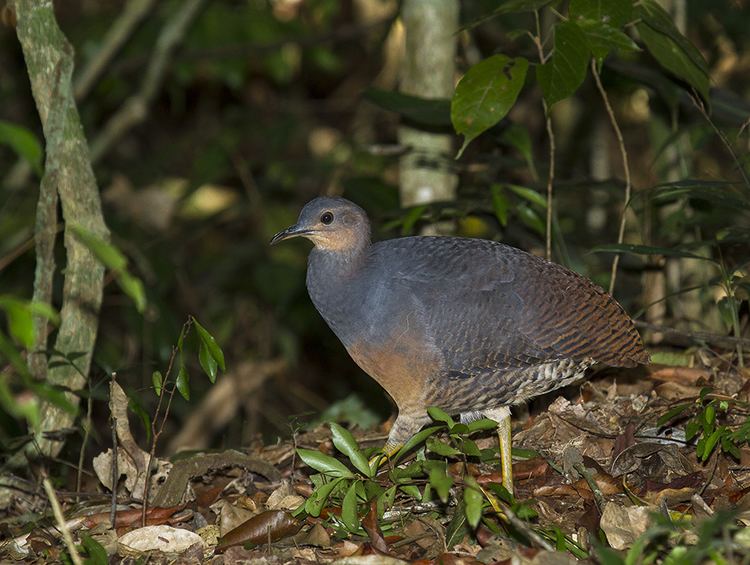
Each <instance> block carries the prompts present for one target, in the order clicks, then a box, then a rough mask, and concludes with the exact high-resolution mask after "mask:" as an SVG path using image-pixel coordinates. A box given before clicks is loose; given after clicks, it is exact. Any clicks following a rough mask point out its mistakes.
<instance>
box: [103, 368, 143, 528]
mask: <svg viewBox="0 0 750 565" xmlns="http://www.w3.org/2000/svg"><path fill="white" fill-rule="evenodd" d="M116 379H117V373H115V372H114V371H113V372H112V378H111V379H110V383H109V416H110V425H111V426H112V483H111V484H112V500H111V508H110V511H109V523H110V524H112V529H113V530H114V529H115V527H116V524H115V521H116V520H117V479H118V478H119V477H120V471H119V469H118V468H117V449H118V441H117V415H116V411H115V409H114V406H113V403H114V400H113V398H114V388H115V382H116ZM146 481H147V482H148V474H146ZM144 490H145V485H144Z"/></svg>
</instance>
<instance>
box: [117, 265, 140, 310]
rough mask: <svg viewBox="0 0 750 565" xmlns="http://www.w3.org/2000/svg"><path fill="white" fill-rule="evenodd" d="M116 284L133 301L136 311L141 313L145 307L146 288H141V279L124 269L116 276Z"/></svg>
mask: <svg viewBox="0 0 750 565" xmlns="http://www.w3.org/2000/svg"><path fill="white" fill-rule="evenodd" d="M117 284H118V285H119V286H120V288H121V289H122V291H123V292H124V293H125V294H126V295H128V297H130V299H131V300H132V301H133V303H134V304H135V309H136V310H137V311H138V313H139V314H143V311H144V310H145V309H146V290H145V289H144V288H143V281H141V279H139V278H138V277H134V276H133V275H131V274H130V273H128V272H127V271H125V272H122V273H120V274H119V276H118V277H117Z"/></svg>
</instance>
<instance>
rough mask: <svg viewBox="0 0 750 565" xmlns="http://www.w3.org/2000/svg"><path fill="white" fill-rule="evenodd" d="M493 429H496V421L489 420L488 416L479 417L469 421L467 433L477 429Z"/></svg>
mask: <svg viewBox="0 0 750 565" xmlns="http://www.w3.org/2000/svg"><path fill="white" fill-rule="evenodd" d="M494 429H497V422H495V420H490V419H489V418H480V419H479V420H474V421H473V422H469V433H471V434H473V433H474V432H478V431H483V430H494Z"/></svg>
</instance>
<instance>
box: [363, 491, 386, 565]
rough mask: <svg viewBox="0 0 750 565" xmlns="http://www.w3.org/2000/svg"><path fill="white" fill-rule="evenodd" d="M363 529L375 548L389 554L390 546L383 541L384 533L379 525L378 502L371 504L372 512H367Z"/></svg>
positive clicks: (374, 501)
mask: <svg viewBox="0 0 750 565" xmlns="http://www.w3.org/2000/svg"><path fill="white" fill-rule="evenodd" d="M362 527H363V528H364V529H365V531H366V532H367V535H368V536H370V544H371V545H372V547H373V548H375V549H376V550H377V551H380V552H381V553H388V544H386V543H385V539H383V532H382V531H380V525H379V524H378V505H377V501H376V500H373V501H372V502H371V503H370V510H368V512H367V516H365V519H364V520H363V521H362Z"/></svg>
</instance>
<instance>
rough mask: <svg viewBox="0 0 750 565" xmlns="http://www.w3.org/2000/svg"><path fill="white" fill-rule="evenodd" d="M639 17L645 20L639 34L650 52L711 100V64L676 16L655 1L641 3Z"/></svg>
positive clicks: (637, 13)
mask: <svg viewBox="0 0 750 565" xmlns="http://www.w3.org/2000/svg"><path fill="white" fill-rule="evenodd" d="M636 15H637V16H638V17H639V18H640V19H641V20H642V21H641V22H640V23H639V24H638V25H637V29H638V34H639V35H640V36H641V39H642V40H643V42H644V43H645V44H646V47H647V48H648V50H649V52H650V53H651V54H652V55H653V56H654V58H655V59H656V60H657V61H658V62H659V64H660V65H661V66H662V67H664V68H665V69H667V70H668V71H669V72H671V73H673V74H674V75H676V76H677V77H678V78H680V79H682V80H684V81H685V82H687V83H688V84H689V85H691V86H692V87H693V88H695V89H696V90H697V91H698V93H699V94H700V95H701V97H702V98H703V100H705V101H706V102H708V100H709V87H710V79H709V73H708V65H707V64H706V61H705V59H703V56H702V55H701V53H700V51H698V49H697V48H696V47H695V46H694V45H693V44H692V43H691V42H690V41H689V40H688V39H687V38H686V37H685V36H684V35H682V34H681V33H680V31H679V30H678V29H677V27H676V26H675V25H674V22H673V21H672V17H671V16H670V15H669V14H668V13H667V12H666V11H665V10H664V8H662V7H661V6H659V4H658V3H657V2H655V1H654V0H641V1H640V2H639V3H638V5H637V6H636Z"/></svg>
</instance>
